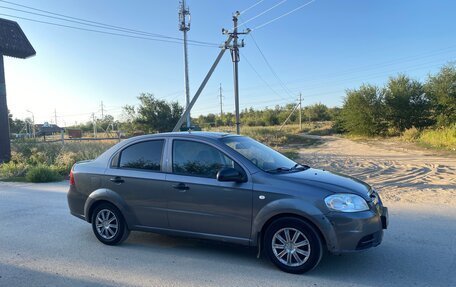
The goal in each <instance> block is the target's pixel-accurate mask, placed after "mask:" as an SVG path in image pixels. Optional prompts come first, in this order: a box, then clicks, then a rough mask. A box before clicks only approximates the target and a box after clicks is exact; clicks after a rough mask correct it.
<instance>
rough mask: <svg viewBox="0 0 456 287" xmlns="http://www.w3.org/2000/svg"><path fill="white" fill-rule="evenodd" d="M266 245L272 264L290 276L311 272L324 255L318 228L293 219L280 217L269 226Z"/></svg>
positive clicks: (265, 240) (265, 238) (265, 237)
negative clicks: (290, 274) (291, 274)
mask: <svg viewBox="0 0 456 287" xmlns="http://www.w3.org/2000/svg"><path fill="white" fill-rule="evenodd" d="M263 246H264V247H265V248H266V252H267V254H268V256H269V258H270V260H271V261H272V263H274V264H275V265H276V266H277V267H278V268H280V269H281V270H283V271H285V272H288V273H295V274H300V273H304V272H307V271H309V270H312V269H313V268H315V267H316V266H317V265H318V263H319V262H320V260H321V258H322V256H323V246H322V243H321V239H320V237H319V235H318V234H317V232H316V231H315V229H314V228H313V227H312V226H311V225H309V224H308V223H306V222H305V221H303V220H300V219H298V218H293V217H286V218H280V219H278V220H276V221H274V222H273V223H272V224H271V225H269V227H268V228H267V229H266V233H265V236H264V245H263Z"/></svg>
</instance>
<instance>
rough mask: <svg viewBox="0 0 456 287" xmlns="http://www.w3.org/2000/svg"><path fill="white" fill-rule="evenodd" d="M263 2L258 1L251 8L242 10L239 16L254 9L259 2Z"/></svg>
mask: <svg viewBox="0 0 456 287" xmlns="http://www.w3.org/2000/svg"><path fill="white" fill-rule="evenodd" d="M263 1H264V0H260V1H258V2H256V3H255V4H253V5H252V6H250V7H248V8H246V9H244V10H242V11H241V12H239V14H240V15H242V14H244V13H245V12H247V11H249V10H250V9H252V8H254V7H256V6H257V5H259V4H261V2H263Z"/></svg>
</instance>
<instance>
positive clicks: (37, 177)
mask: <svg viewBox="0 0 456 287" xmlns="http://www.w3.org/2000/svg"><path fill="white" fill-rule="evenodd" d="M25 179H26V180H27V181H28V182H52V181H60V180H62V179H63V177H62V176H61V175H60V174H59V173H58V171H57V170H56V169H55V168H52V167H49V166H44V165H38V166H34V167H31V168H30V169H29V170H28V171H27V174H26V175H25Z"/></svg>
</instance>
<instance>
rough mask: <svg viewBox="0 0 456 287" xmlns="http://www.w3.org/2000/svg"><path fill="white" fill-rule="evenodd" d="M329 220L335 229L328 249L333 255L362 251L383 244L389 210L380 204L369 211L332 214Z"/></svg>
mask: <svg viewBox="0 0 456 287" xmlns="http://www.w3.org/2000/svg"><path fill="white" fill-rule="evenodd" d="M327 219H328V220H329V222H330V223H331V225H332V227H333V236H332V237H333V238H331V244H329V246H328V249H329V251H330V252H332V253H336V254H337V253H345V252H354V251H361V250H365V249H368V248H371V247H375V246H377V245H379V244H380V243H381V242H382V239H383V230H384V229H386V228H387V227H388V224H389V216H388V208H386V207H383V206H382V205H381V204H378V205H376V206H374V207H372V208H371V209H370V210H368V211H362V212H353V213H343V212H331V213H329V214H327Z"/></svg>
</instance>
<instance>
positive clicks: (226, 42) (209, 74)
mask: <svg viewBox="0 0 456 287" xmlns="http://www.w3.org/2000/svg"><path fill="white" fill-rule="evenodd" d="M222 32H224V30H222ZM232 40H233V37H232V36H231V35H230V36H229V37H228V39H227V40H226V41H225V43H223V45H222V46H221V47H220V48H221V50H220V52H219V54H218V56H217V58H216V59H215V61H214V63H213V64H212V66H211V68H210V69H209V71H208V72H207V74H206V77H204V80H203V82H202V83H201V85H200V86H199V88H198V90H197V91H196V93H195V95H194V96H193V98H192V100H191V101H190V104H189V105H188V107H186V108H185V111H184V113H183V114H182V116H181V117H180V119H179V120H178V121H177V123H176V125H175V126H174V128H173V132H177V131H178V130H179V129H180V128H181V126H182V124H183V123H184V120H185V118H186V117H187V115H188V114H189V113H190V111H191V109H192V108H193V105H195V103H196V101H197V100H198V98H199V96H200V95H201V92H202V91H203V89H204V87H205V86H206V84H207V82H208V81H209V79H210V78H211V76H212V73H214V70H215V68H216V67H217V65H218V63H219V62H220V60H221V59H222V57H223V54H225V51H226V50H227V49H230V47H229V45H230V43H231V41H232Z"/></svg>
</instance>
